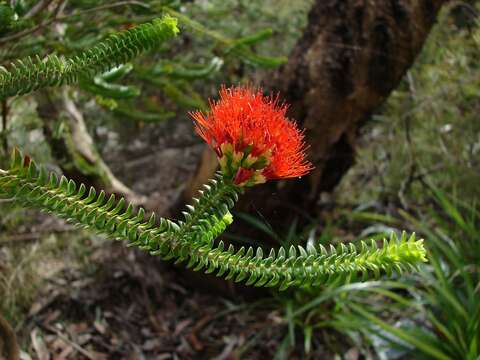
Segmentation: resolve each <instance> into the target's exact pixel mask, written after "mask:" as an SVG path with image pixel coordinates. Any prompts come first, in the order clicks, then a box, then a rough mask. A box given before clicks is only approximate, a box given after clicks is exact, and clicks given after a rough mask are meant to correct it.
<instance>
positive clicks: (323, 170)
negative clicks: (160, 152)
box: [187, 0, 446, 214]
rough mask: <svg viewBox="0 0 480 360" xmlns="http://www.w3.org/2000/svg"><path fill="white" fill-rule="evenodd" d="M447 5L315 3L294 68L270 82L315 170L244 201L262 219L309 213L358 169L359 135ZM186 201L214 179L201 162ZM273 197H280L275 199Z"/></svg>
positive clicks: (430, 1)
mask: <svg viewBox="0 0 480 360" xmlns="http://www.w3.org/2000/svg"><path fill="white" fill-rule="evenodd" d="M444 3H446V1H445V0H390V1H371V0H368V1H367V0H316V1H315V3H314V5H313V7H312V9H311V11H310V13H309V17H308V25H307V28H306V29H305V32H304V34H303V36H302V37H301V38H300V40H299V41H298V42H297V44H296V46H295V47H294V49H293V51H292V53H291V54H290V57H289V61H288V63H287V64H285V65H284V66H283V67H282V68H280V69H279V70H278V71H277V72H276V73H275V74H274V76H273V77H272V80H270V81H268V83H267V84H266V85H267V88H269V89H272V90H274V91H280V93H281V96H282V97H284V98H285V100H286V101H287V102H288V103H289V104H290V105H291V106H290V109H289V117H291V118H292V119H296V121H297V122H298V123H300V125H301V126H303V127H305V129H306V141H307V143H308V144H309V145H310V149H309V159H310V161H312V163H313V164H314V166H315V170H314V171H313V172H312V173H311V174H309V175H308V176H305V177H304V178H302V179H301V180H299V181H285V182H284V181H282V182H272V183H270V184H267V185H264V186H257V187H256V188H254V189H252V190H251V191H249V192H248V193H247V195H246V196H245V197H244V198H243V200H242V202H243V205H242V204H241V205H240V207H241V208H243V209H246V208H248V207H249V206H250V205H251V204H254V205H255V207H257V208H260V209H262V210H261V211H262V213H263V214H273V213H274V212H276V211H278V210H280V209H279V206H281V205H285V204H289V205H288V206H289V208H290V209H292V204H295V207H296V208H297V209H303V210H307V211H309V212H310V211H311V210H312V209H313V206H314V205H315V203H316V201H317V198H318V196H319V194H320V193H321V192H330V191H332V190H333V188H334V187H335V186H336V185H337V184H338V183H339V181H340V179H341V178H342V176H343V175H344V174H345V173H346V172H347V170H348V169H349V168H350V167H351V166H352V165H353V163H354V155H355V150H354V149H355V143H356V139H357V137H358V131H359V129H360V128H361V126H362V125H363V124H364V123H365V121H366V120H367V119H368V118H369V116H370V114H371V113H372V111H373V110H375V109H376V108H378V106H379V105H381V104H382V103H383V102H384V101H385V99H386V98H387V97H388V95H389V94H390V92H391V91H392V90H393V89H394V88H395V87H396V86H397V85H398V84H399V82H400V81H401V79H402V77H403V75H404V74H405V73H406V71H407V70H408V68H409V67H410V66H411V65H412V63H413V61H414V59H415V57H416V56H417V55H418V53H419V52H420V50H421V48H422V45H423V43H424V42H425V40H426V38H427V35H428V33H429V32H430V30H431V28H432V26H433V24H434V22H435V18H436V15H437V13H438V11H439V10H440V8H441V6H442V5H443V4H444ZM203 159H204V160H203V162H202V164H201V165H200V168H199V171H198V174H197V176H196V177H195V179H194V180H193V181H192V186H191V187H190V190H189V191H188V194H187V196H190V195H192V193H193V192H194V189H195V187H196V186H197V185H198V184H199V183H202V182H203V181H204V180H205V178H206V177H208V176H210V175H211V174H210V173H209V171H211V170H210V169H211V168H212V165H211V164H208V163H205V160H207V161H210V162H212V157H211V156H210V157H209V156H206V155H205V156H204V157H203ZM272 194H275V195H274V196H272Z"/></svg>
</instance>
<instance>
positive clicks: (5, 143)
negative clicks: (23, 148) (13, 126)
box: [2, 99, 8, 154]
mask: <svg viewBox="0 0 480 360" xmlns="http://www.w3.org/2000/svg"><path fill="white" fill-rule="evenodd" d="M7 121H8V104H7V100H6V99H3V100H2V133H3V134H2V135H3V139H2V146H3V151H4V152H5V154H8V140H7Z"/></svg>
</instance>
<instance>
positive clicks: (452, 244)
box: [338, 188, 480, 360]
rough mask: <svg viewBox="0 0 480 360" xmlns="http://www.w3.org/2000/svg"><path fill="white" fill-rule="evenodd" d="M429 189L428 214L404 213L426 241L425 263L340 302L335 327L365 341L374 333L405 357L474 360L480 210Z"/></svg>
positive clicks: (477, 350)
mask: <svg viewBox="0 0 480 360" xmlns="http://www.w3.org/2000/svg"><path fill="white" fill-rule="evenodd" d="M432 190H433V199H434V200H435V203H434V206H432V208H431V209H430V210H429V211H427V212H425V214H421V215H419V217H413V216H411V215H409V214H407V213H404V217H405V218H406V219H407V220H408V221H409V222H410V223H411V224H412V226H414V227H415V229H418V230H419V231H420V232H421V233H422V234H424V235H425V237H426V243H427V245H428V246H429V252H428V260H429V265H425V266H423V267H422V268H421V271H420V272H418V273H416V274H412V275H410V276H409V277H407V278H406V282H405V283H403V284H401V283H388V282H380V283H378V284H376V286H375V287H368V288H365V289H363V291H366V292H367V293H369V294H370V296H368V297H366V296H365V293H364V294H363V295H362V296H356V295H355V296H348V297H346V298H345V299H343V300H342V302H343V304H344V306H343V311H342V314H341V315H339V316H338V326H339V327H343V328H344V329H349V330H353V331H358V330H359V329H363V332H364V333H365V335H366V336H367V337H369V338H372V335H373V334H377V336H378V337H380V338H383V339H384V341H385V342H386V343H387V344H389V345H390V346H391V347H392V348H394V349H398V351H402V352H403V353H404V354H405V353H406V354H408V358H419V359H423V358H429V359H439V360H447V359H471V360H476V359H478V356H480V346H479V345H480V302H479V301H478V298H479V290H480V267H479V264H480V257H479V254H480V241H479V239H480V231H479V230H478V229H479V227H478V225H479V222H480V212H479V211H478V209H477V208H476V207H475V206H474V205H469V204H463V203H461V202H459V201H458V200H455V199H453V200H452V198H451V197H449V196H447V195H446V194H445V193H443V192H442V191H440V190H438V189H436V188H432ZM395 290H396V291H395ZM398 290H402V291H401V292H399V291H398ZM378 296H381V297H380V298H379V297H378ZM347 309H349V310H348V311H347ZM386 316H387V317H386ZM397 317H401V318H402V319H403V320H401V321H399V322H397V323H394V324H392V323H391V320H389V319H392V318H397ZM405 319H415V320H417V321H415V322H411V321H407V320H405Z"/></svg>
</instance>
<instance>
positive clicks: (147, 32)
mask: <svg viewBox="0 0 480 360" xmlns="http://www.w3.org/2000/svg"><path fill="white" fill-rule="evenodd" d="M178 31H179V30H178V28H177V20H176V19H174V18H172V17H170V16H168V15H167V16H164V17H163V18H161V19H154V20H152V21H151V22H150V23H145V24H140V25H138V26H136V27H134V28H132V29H129V30H126V31H123V32H119V33H116V34H113V35H111V36H109V37H107V38H106V39H105V40H104V41H102V42H100V43H99V44H97V45H95V46H94V47H92V48H90V49H88V50H85V51H82V52H80V53H79V54H77V55H75V56H72V57H69V58H61V57H59V56H57V55H55V54H52V55H48V56H47V57H45V58H44V59H41V58H40V57H39V56H36V57H35V58H31V57H27V58H26V59H22V60H17V61H15V62H13V63H11V64H9V65H7V66H6V67H0V100H3V99H6V98H8V97H10V96H16V95H24V94H27V93H30V92H32V91H35V90H38V89H41V88H45V87H50V86H61V85H68V84H73V83H75V82H77V81H78V79H79V78H91V77H93V76H94V75H96V74H100V73H102V72H105V71H107V70H110V69H112V68H114V67H116V66H119V65H121V64H124V63H127V62H128V61H130V60H132V59H134V58H135V57H137V56H138V55H139V54H140V53H142V52H145V51H148V50H150V49H153V48H155V47H157V46H159V45H160V44H162V43H163V42H164V41H166V40H168V39H169V38H172V37H173V36H175V35H176V34H177V32H178Z"/></svg>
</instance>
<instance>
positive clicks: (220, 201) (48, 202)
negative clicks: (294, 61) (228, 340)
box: [0, 151, 425, 289]
mask: <svg viewBox="0 0 480 360" xmlns="http://www.w3.org/2000/svg"><path fill="white" fill-rule="evenodd" d="M12 158H13V160H12V164H11V166H10V169H9V170H8V171H2V177H1V178H0V191H1V193H2V195H3V196H9V197H13V198H14V199H15V201H16V202H18V203H20V204H22V205H24V206H28V207H37V208H40V209H42V210H45V211H48V212H50V213H53V214H55V215H57V216H59V217H62V218H64V219H66V220H68V221H71V222H74V223H76V224H79V225H83V226H84V227H87V228H90V229H93V230H96V231H98V232H100V233H103V234H105V235H107V236H110V237H113V238H120V239H124V240H126V241H127V242H128V243H129V244H131V245H136V246H139V247H140V248H142V249H144V250H146V251H148V252H150V253H151V254H153V255H161V256H163V257H164V258H165V259H172V258H174V259H176V262H183V261H186V262H187V267H188V268H193V269H194V270H197V271H198V270H200V269H203V268H204V269H205V272H206V273H211V272H214V271H217V276H224V277H225V279H235V281H243V280H246V284H247V285H255V286H271V287H273V286H279V287H280V289H285V288H287V287H289V286H292V285H294V286H319V285H322V284H324V283H329V282H333V281H339V280H340V281H350V280H355V279H356V278H357V277H359V276H360V277H361V278H362V279H366V278H368V277H378V276H380V274H381V273H387V274H388V275H391V274H392V272H396V273H401V272H402V271H403V270H404V269H410V268H411V267H414V266H415V265H416V264H417V263H418V262H422V261H425V252H424V249H423V245H422V241H421V240H419V241H417V240H415V237H414V236H413V235H412V236H411V237H410V238H408V239H407V236H406V234H404V235H403V236H402V238H401V239H400V240H397V239H396V237H395V236H393V235H392V238H391V239H390V241H386V240H384V242H383V247H382V248H379V247H378V246H377V244H376V243H375V242H374V241H372V243H371V244H369V245H367V244H366V243H364V242H362V243H361V245H360V247H359V248H358V249H357V247H356V246H354V245H353V244H349V246H346V245H344V244H340V245H339V246H338V247H337V248H334V247H331V248H330V250H327V249H326V248H325V247H323V246H322V245H320V246H319V247H316V246H313V245H311V246H307V248H306V249H305V248H303V247H302V246H297V247H293V246H291V247H290V248H289V249H288V251H287V250H286V249H285V248H283V247H281V248H280V249H279V250H278V252H275V250H273V249H272V250H271V251H270V253H269V255H268V256H264V254H263V250H262V248H261V247H259V248H257V250H256V252H255V254H254V250H253V248H252V247H249V248H248V249H245V248H244V247H242V248H240V249H239V250H238V251H235V249H234V247H233V246H232V245H230V246H229V247H228V249H227V250H225V249H224V247H225V245H224V243H223V242H222V241H220V242H219V243H218V245H216V246H215V244H214V239H215V238H216V237H217V236H218V235H220V234H221V233H222V232H223V231H224V230H225V228H226V227H227V226H228V225H229V224H230V223H231V221H232V216H231V215H230V212H229V210H230V209H231V208H232V207H233V206H234V204H235V202H236V200H237V198H238V194H239V193H241V192H242V188H240V187H238V186H236V185H234V184H232V183H229V182H227V181H226V180H224V179H223V178H222V176H221V175H218V176H217V177H216V178H215V179H213V180H212V181H211V182H210V184H209V185H206V186H205V191H203V192H202V194H201V197H200V198H199V199H196V200H195V201H194V204H193V205H190V206H189V207H188V210H187V211H186V212H184V217H185V219H184V220H183V221H178V222H174V221H171V220H168V219H164V218H162V219H160V221H159V225H158V226H156V221H155V215H154V214H152V215H151V216H150V218H149V219H148V220H145V219H144V217H145V211H144V210H143V209H142V208H140V209H139V210H138V211H134V207H133V206H132V205H131V204H130V205H128V206H127V207H126V210H124V208H125V201H124V200H123V198H122V199H120V200H119V201H118V202H116V200H115V196H114V195H111V196H110V197H109V198H108V200H107V199H106V195H105V193H104V192H103V191H102V192H100V193H99V194H98V195H97V193H96V191H95V189H93V188H90V190H89V192H88V193H87V191H86V187H85V186H84V185H83V184H82V185H80V186H79V187H77V185H76V184H75V182H73V181H72V180H68V179H67V178H65V177H61V179H60V180H58V177H57V176H56V175H55V174H54V173H52V174H50V175H48V174H47V172H46V171H45V170H44V168H40V169H39V168H37V166H36V165H35V163H34V162H33V161H32V160H30V158H22V157H21V156H20V154H19V153H18V152H17V151H15V152H14V153H13V157H12Z"/></svg>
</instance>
